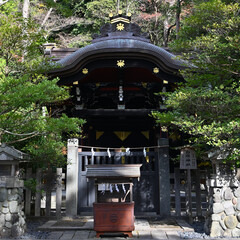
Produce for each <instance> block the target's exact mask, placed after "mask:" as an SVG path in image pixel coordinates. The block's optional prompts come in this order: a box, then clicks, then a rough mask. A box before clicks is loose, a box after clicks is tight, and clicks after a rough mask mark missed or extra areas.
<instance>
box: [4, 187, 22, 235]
mask: <svg viewBox="0 0 240 240" xmlns="http://www.w3.org/2000/svg"><path fill="white" fill-rule="evenodd" d="M25 230H26V222H25V215H24V212H23V188H17V187H15V188H7V187H0V238H1V237H2V238H7V237H17V236H20V235H22V234H23V233H24V232H25Z"/></svg>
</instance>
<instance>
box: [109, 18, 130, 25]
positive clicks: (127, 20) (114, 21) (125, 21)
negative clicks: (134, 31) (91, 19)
mask: <svg viewBox="0 0 240 240" xmlns="http://www.w3.org/2000/svg"><path fill="white" fill-rule="evenodd" d="M117 22H124V23H130V20H129V19H127V18H124V17H118V18H114V19H112V20H111V24H113V23H117Z"/></svg>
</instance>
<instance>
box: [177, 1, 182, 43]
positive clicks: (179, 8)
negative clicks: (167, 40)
mask: <svg viewBox="0 0 240 240" xmlns="http://www.w3.org/2000/svg"><path fill="white" fill-rule="evenodd" d="M180 15H181V0H177V10H176V39H178V38H179V35H178V33H179V30H180Z"/></svg>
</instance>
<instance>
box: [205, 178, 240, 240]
mask: <svg viewBox="0 0 240 240" xmlns="http://www.w3.org/2000/svg"><path fill="white" fill-rule="evenodd" d="M208 184H209V195H210V196H209V209H208V211H207V213H206V221H205V226H204V228H205V232H206V233H207V234H210V237H227V238H228V237H240V187H239V186H238V183H237V182H236V181H235V179H233V178H232V177H231V178H228V179H227V180H226V179H224V177H221V179H219V178H218V176H217V177H216V178H215V179H210V180H209V181H208Z"/></svg>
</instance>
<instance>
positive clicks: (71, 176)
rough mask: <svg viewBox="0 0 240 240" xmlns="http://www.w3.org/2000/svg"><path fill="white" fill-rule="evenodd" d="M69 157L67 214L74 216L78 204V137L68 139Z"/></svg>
mask: <svg viewBox="0 0 240 240" xmlns="http://www.w3.org/2000/svg"><path fill="white" fill-rule="evenodd" d="M67 157H68V159H67V160H68V165H67V179H66V181H67V182H66V215H67V216H69V217H73V216H76V215H77V205H78V204H77V201H78V170H79V169H78V139H76V138H74V139H69V140H68V149H67Z"/></svg>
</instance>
